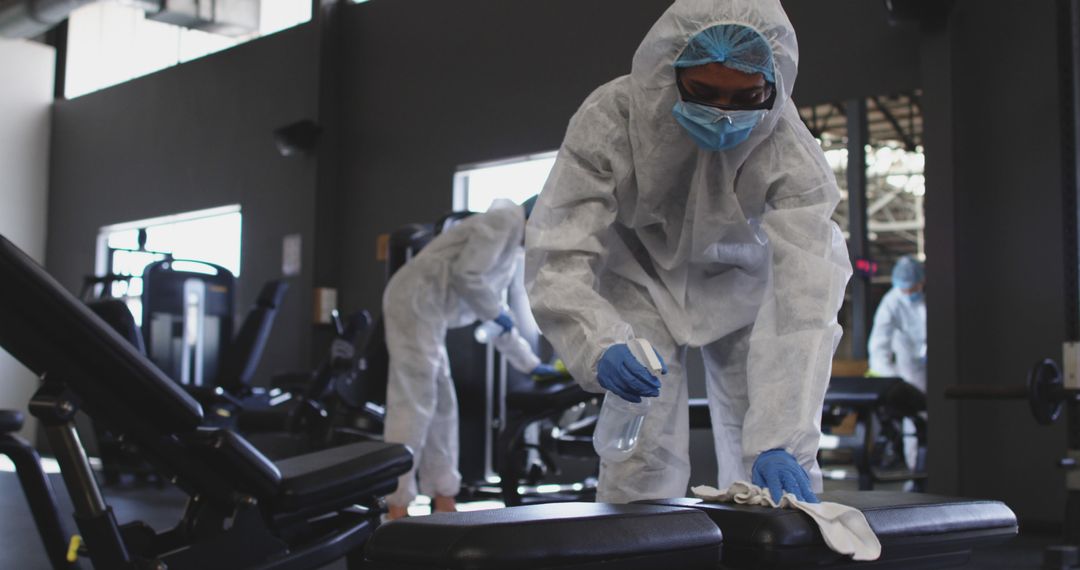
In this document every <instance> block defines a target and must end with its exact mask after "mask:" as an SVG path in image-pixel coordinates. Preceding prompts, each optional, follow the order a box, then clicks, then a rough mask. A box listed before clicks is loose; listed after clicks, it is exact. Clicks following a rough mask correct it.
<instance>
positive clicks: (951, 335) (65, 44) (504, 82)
mask: <svg viewBox="0 0 1080 570" xmlns="http://www.w3.org/2000/svg"><path fill="white" fill-rule="evenodd" d="M23 1H25V2H27V3H30V2H31V0H23ZM264 1H266V0H264ZM19 3H20V2H18V1H12V0H8V1H6V2H0V14H2V13H3V10H4V9H6V8H5V7H8V6H10V5H14V4H19ZM110 3H111V0H100V1H99V4H102V5H108V4H110ZM669 4H670V2H669V1H668V0H635V1H633V2H628V1H627V0H546V1H545V2H525V1H507V0H454V1H447V0H371V1H367V2H361V3H350V2H337V1H323V2H319V1H316V2H314V4H313V5H311V6H310V10H309V11H308V10H307V6H302V7H301V9H299V10H298V11H297V10H295V9H294V10H293V14H294V15H293V16H291V17H293V18H294V19H295V20H297V21H299V23H295V22H292V21H286V22H285V23H278V24H275V26H273V27H271V28H267V29H265V30H264V31H266V33H265V34H263V35H261V37H255V38H252V39H250V41H245V42H242V43H237V45H235V46H233V45H232V43H235V42H233V41H231V40H230V42H229V43H228V45H225V44H220V42H218V43H214V45H213V46H212V47H211V48H205V51H212V53H209V54H207V55H202V56H201V57H195V56H194V55H189V56H188V57H191V59H189V60H185V58H183V57H179V56H176V57H175V59H174V60H173V62H172V63H169V64H168V65H164V66H159V67H162V68H161V69H159V70H157V71H153V72H151V73H148V74H145V75H141V76H138V77H134V78H132V79H130V80H126V81H122V82H119V83H116V84H114V85H107V86H103V87H101V88H98V89H95V87H94V86H93V85H91V83H92V82H90V83H88V81H89V80H87V79H86V78H84V77H83V78H80V77H76V76H73V75H72V74H71V73H69V72H68V70H70V69H74V67H72V66H75V65H77V64H78V63H79V58H87V57H89V56H88V55H87V54H85V53H75V52H72V51H71V50H73V49H75V46H77V45H89V44H88V43H86V42H84V43H82V44H80V43H78V41H76V40H77V39H78V38H77V37H76V36H75V35H73V34H69V33H68V32H69V31H71V30H74V29H75V18H74V17H73V18H72V19H71V20H70V21H69V22H67V23H64V24H62V25H61V26H60V27H59V28H57V29H54V30H53V31H50V32H48V33H46V34H43V35H41V36H38V37H36V38H34V39H32V40H11V39H3V40H0V76H2V77H4V78H5V79H4V80H3V81H0V85H2V87H0V117H3V118H2V119H0V172H2V173H3V176H2V177H0V204H2V205H0V234H3V235H4V236H5V237H7V238H9V239H11V240H12V241H14V242H15V243H16V244H17V245H19V246H20V247H21V248H23V249H24V250H26V251H27V252H29V253H30V254H31V255H32V256H33V257H35V258H36V259H38V260H40V261H42V262H43V263H44V266H45V268H46V269H47V271H48V272H49V273H51V274H52V275H53V276H55V277H56V278H57V279H58V280H59V282H60V283H61V284H63V285H64V286H65V287H66V288H67V289H68V290H70V291H71V292H73V293H74V292H78V291H79V290H80V288H81V287H82V286H83V278H84V276H85V275H87V274H89V273H93V272H94V271H95V270H96V269H97V268H98V267H99V265H98V263H99V262H98V254H99V249H100V248H99V243H98V236H99V234H100V232H101V230H102V228H105V227H109V226H111V225H115V224H122V223H126V222H130V221H133V220H145V219H154V218H160V217H163V216H169V215H174V214H178V213H184V212H195V211H201V210H206V209H212V208H220V207H223V206H237V205H238V206H239V208H240V211H241V212H242V216H243V223H242V234H241V240H240V243H241V252H240V253H241V255H240V266H239V273H241V274H242V276H243V277H242V278H241V279H240V280H239V287H238V289H237V297H236V307H238V308H241V309H242V308H245V307H248V306H249V305H251V304H252V303H253V302H254V301H255V299H256V296H257V295H258V293H259V290H260V287H261V285H262V283H263V282H265V281H266V280H269V279H273V278H276V277H280V276H281V275H282V272H283V268H282V265H283V257H290V258H291V259H290V260H289V261H290V263H291V267H290V272H292V273H294V274H293V275H291V276H290V278H289V283H290V285H289V286H290V290H289V297H288V301H287V302H285V303H284V304H283V305H282V307H281V309H280V311H279V314H278V316H277V322H276V324H275V328H274V332H273V334H272V335H271V337H270V339H269V341H268V342H269V344H268V348H267V350H266V351H265V354H264V356H263V358H262V360H261V362H260V363H259V368H258V371H257V372H256V374H255V377H256V378H269V377H270V376H272V375H273V374H274V373H276V372H280V371H290V370H305V369H311V368H313V367H314V366H316V365H317V364H318V362H319V360H320V358H322V355H323V353H324V351H325V347H326V345H327V343H328V342H329V340H330V338H331V337H332V333H331V332H330V330H329V328H328V327H327V326H326V325H321V324H313V323H314V322H315V320H316V316H317V315H316V312H317V309H316V307H315V305H316V304H315V303H314V302H313V300H314V299H315V298H316V293H317V291H319V290H321V289H325V288H330V289H334V290H336V292H337V305H338V306H339V307H340V308H341V309H342V311H343V312H344V313H348V312H350V311H353V310H357V309H364V308H366V309H370V310H372V311H377V310H378V308H379V306H380V300H381V295H382V288H383V285H384V282H385V279H384V272H385V268H384V267H385V264H384V261H383V260H382V259H381V258H380V252H379V247H380V245H379V244H380V236H385V234H387V233H389V232H391V231H393V230H395V229H396V228H398V227H401V226H403V225H405V224H407V223H412V222H416V221H421V220H434V219H437V218H438V217H439V216H440V215H442V214H444V213H446V212H448V211H450V210H451V208H452V206H453V196H454V195H453V180H454V174H455V172H456V171H457V170H458V169H459V168H460V167H462V166H463V165H470V164H479V163H485V162H488V161H495V160H500V159H506V158H512V157H520V156H528V155H538V154H543V153H547V152H550V151H552V150H555V149H557V148H558V146H559V144H560V142H561V140H562V137H563V134H564V132H565V129H566V124H567V121H568V119H569V117H570V116H571V115H572V113H573V112H574V111H575V110H576V109H577V107H578V105H580V103H581V101H582V100H583V99H584V98H585V97H586V96H587V95H588V94H589V93H590V91H591V90H593V89H594V88H595V87H596V86H598V85H600V84H602V83H604V82H606V81H608V80H610V79H612V78H614V77H617V76H619V75H621V74H624V73H626V72H628V70H629V65H630V56H631V54H633V52H634V50H635V49H636V47H637V45H638V44H639V42H640V40H641V38H642V37H643V36H644V34H645V32H646V31H647V30H648V29H649V27H650V26H651V25H652V23H653V22H654V21H655V20H656V18H657V17H658V16H659V14H660V13H661V12H663V10H664V9H666V8H667V6H668V5H669ZM783 4H784V7H785V8H786V9H787V11H788V13H789V15H790V17H791V19H792V21H793V23H794V25H795V28H796V30H797V32H798V35H799V44H800V51H801V61H800V68H799V79H798V84H797V89H796V92H795V100H796V103H797V104H798V105H799V107H800V109H801V110H802V114H803V118H804V120H805V121H806V122H807V124H808V126H810V127H811V129H812V130H815V134H816V135H819V136H822V137H823V140H824V141H825V143H824V144H826V146H827V148H828V145H829V144H832V145H834V146H835V147H836V148H844V149H846V150H850V149H849V147H847V146H845V145H847V144H848V138H847V137H849V136H850V133H851V132H852V131H850V130H849V125H850V123H851V122H852V121H855V122H858V120H859V118H858V117H859V109H860V108H861V109H863V111H864V114H863V115H862V116H863V120H865V121H866V122H867V123H868V127H867V129H868V131H867V132H866V133H865V144H866V145H870V146H869V147H868V148H870V149H871V150H872V151H873V150H874V149H876V148H880V147H882V146H889V147H890V148H893V149H897V151H898V152H899V150H905V151H910V152H911V153H913V154H915V153H917V154H919V155H920V156H921V157H924V162H922V160H923V159H921V158H920V160H919V161H918V162H919V164H918V166H919V172H917V173H916V172H908V173H906V174H905V175H904V176H906V179H905V180H904V181H902V182H901V183H900V186H902V187H906V191H904V192H902V193H899V194H898V196H894V197H893V198H895V199H896V200H898V202H896V203H895V204H892V205H882V206H879V208H878V210H876V211H888V210H889V209H891V208H894V207H896V206H897V205H898V204H900V202H899V200H906V201H907V202H906V204H907V205H906V206H904V207H903V208H900V210H903V212H905V214H904V215H906V214H910V219H899V220H898V219H896V216H901V214H895V212H894V214H895V215H894V214H890V215H889V217H890V218H891V219H887V220H884V221H878V222H876V223H877V224H879V225H878V226H877V230H875V219H874V218H873V215H871V218H870V221H869V233H872V234H874V235H873V236H872V237H873V238H874V239H873V240H870V241H869V242H867V243H864V247H865V248H867V249H865V250H864V251H863V255H864V256H865V257H866V258H873V257H875V256H879V257H882V256H884V257H887V256H890V255H892V256H896V255H900V254H904V253H915V254H925V258H926V260H927V266H928V270H927V273H928V275H929V276H930V277H929V287H930V294H929V296H928V298H929V307H930V309H929V334H928V338H929V348H928V353H929V354H930V355H932V356H931V357H930V359H929V392H928V396H929V416H930V417H931V418H932V428H931V432H932V436H931V444H930V446H929V456H928V462H927V469H928V485H929V487H928V489H929V491H931V492H934V493H941V494H947V495H959V496H977V497H987V498H994V499H1000V500H1002V501H1004V502H1006V503H1007V504H1008V505H1009V506H1010V507H1011V508H1012V509H1013V510H1014V511H1015V512H1016V513H1017V515H1018V517H1019V519H1020V520H1021V522H1022V525H1023V526H1024V528H1029V529H1037V530H1039V531H1043V532H1047V533H1052V532H1055V531H1056V529H1059V528H1060V527H1061V525H1062V523H1063V521H1064V513H1065V508H1064V505H1065V503H1066V485H1065V477H1066V472H1065V471H1063V470H1061V469H1058V468H1056V467H1055V466H1056V465H1057V463H1058V461H1059V460H1061V459H1062V458H1063V457H1065V455H1066V453H1067V438H1066V430H1067V426H1066V425H1065V424H1064V423H1062V422H1059V423H1057V424H1056V425H1054V426H1040V425H1037V424H1036V422H1034V421H1033V420H1032V419H1031V417H1030V412H1029V410H1028V407H1027V406H1026V405H1025V404H1024V403H1022V402H1019V401H957V400H953V399H947V398H946V397H945V391H946V389H947V388H949V387H952V386H956V385H967V386H970V385H979V386H992V387H1004V386H1012V385H1016V384H1021V383H1023V382H1024V381H1025V380H1026V378H1027V374H1028V371H1029V369H1030V368H1031V366H1032V365H1033V364H1034V363H1036V362H1038V361H1040V360H1042V359H1046V358H1052V359H1055V360H1060V359H1061V355H1062V345H1063V343H1064V342H1066V341H1070V340H1071V341H1075V340H1080V324H1078V323H1080V307H1078V304H1077V299H1078V298H1080V284H1078V279H1077V273H1078V262H1077V235H1078V231H1077V230H1078V227H1077V218H1076V209H1077V191H1078V188H1077V177H1076V173H1077V160H1076V159H1077V157H1076V148H1077V147H1076V141H1075V137H1076V135H1077V133H1076V125H1075V121H1076V116H1077V115H1076V104H1077V102H1076V100H1075V97H1076V89H1075V87H1074V86H1073V83H1072V82H1073V81H1074V80H1075V79H1076V78H1075V74H1074V73H1073V68H1072V65H1073V64H1074V60H1073V58H1075V57H1076V53H1075V51H1070V49H1069V48H1070V47H1071V44H1069V42H1068V41H1067V40H1063V39H1062V38H1063V37H1064V36H1063V34H1064V33H1065V32H1064V31H1063V30H1065V31H1068V30H1070V28H1069V26H1070V25H1071V21H1069V20H1068V18H1067V14H1068V13H1069V12H1068V9H1069V8H1070V7H1071V6H1072V2H1070V1H1066V0H1060V1H1054V0H999V1H996V2H993V3H987V2H980V1H978V0H957V1H955V2H941V3H939V4H942V5H948V6H947V7H946V8H942V9H941V13H937V10H934V9H896V7H895V6H894V10H893V11H890V9H889V8H888V7H887V6H886V4H887V3H884V2H880V1H877V0H784V2H783ZM895 4H897V5H899V6H906V5H907V4H908V3H895ZM911 4H912V5H915V6H918V5H920V4H919V3H918V2H915V3H911ZM87 7H95V5H94V4H90V5H88V6H87ZM87 7H84V8H81V9H83V10H85V9H87ZM95 9H99V10H101V8H100V7H97V8H95ZM295 14H299V15H295ZM1063 14H1064V15H1063ZM96 17H98V18H100V19H101V21H103V22H104V21H105V18H106V15H104V14H99V15H98V16H96ZM305 17H308V19H305ZM2 21H3V20H2V19H0V22H2ZM292 23H295V25H291V27H287V26H288V25H289V24H292ZM275 27H276V28H284V29H274V28H275ZM256 35H258V34H256ZM1063 42H1064V43H1065V44H1067V45H1066V46H1065V47H1064V48H1063ZM87 49H89V48H87ZM213 50H219V51H213ZM1070 54H1071V55H1070ZM196 55H197V54H196ZM95 57H98V58H108V57H110V52H108V50H104V49H102V50H99V53H97V54H96V55H95ZM167 63H168V62H167ZM418 78H421V79H420V80H418ZM72 81H75V82H76V84H74V85H73V84H72V83H71V82H72ZM65 82H67V83H68V85H67V86H66V87H65ZM106 83H107V82H106ZM297 125H300V128H299V132H301V133H303V132H305V130H304V128H303V127H304V126H307V127H309V129H314V130H315V131H316V132H317V135H311V134H310V132H309V133H308V134H309V135H310V136H307V137H305V136H302V135H300V136H294V137H291V138H289V141H287V143H285V146H286V147H288V149H287V151H283V150H282V148H281V146H282V144H283V143H282V135H281V132H282V130H283V129H286V128H287V127H290V126H292V127H294V129H293V130H292V131H291V132H293V133H296V132H298V131H297V129H296V128H295V127H297ZM875 144H877V146H874V145H875ZM845 156H847V155H845ZM837 166H838V169H839V170H838V172H840V173H841V185H842V186H844V187H845V188H847V186H846V182H847V180H848V179H847V178H845V177H844V176H845V169H846V158H845V159H844V164H843V165H840V164H839V163H838V164H837ZM841 167H843V168H841ZM885 174H887V173H882V176H885ZM916 175H919V176H924V177H923V178H920V179H919V180H918V181H917V182H916V183H914V184H912V183H911V182H910V178H912V177H913V176H916ZM905 185H906V186H905ZM882 188H884V187H883V186H882V187H879V188H877V189H876V190H875V189H874V186H873V185H872V184H871V193H870V194H869V196H870V201H871V202H876V201H877V200H876V199H882V198H886V199H885V201H886V202H887V201H888V199H887V197H883V195H875V194H874V193H873V192H883V193H887V190H888V189H887V188H886V189H885V190H882ZM894 193H895V192H894ZM864 204H865V202H864ZM843 208H847V206H846V205H845V206H844V207H843ZM905 208H906V209H905ZM923 208H924V210H923ZM842 215H843V216H844V222H845V223H849V222H851V220H849V219H848V218H852V217H854V216H853V215H852V213H851V212H849V211H848V210H846V209H844V210H843V212H842ZM861 218H863V222H866V219H865V218H866V216H865V215H864V216H861ZM890 223H892V224H894V225H892V226H890V225H889V224H890ZM864 228H865V226H864ZM844 229H845V230H848V227H845V228H844ZM897 236H899V237H897ZM286 242H287V243H288V244H290V245H288V246H285V247H284V249H289V248H293V249H292V251H290V252H288V253H283V244H284V243H286ZM297 248H298V249H297ZM881 273H882V274H884V275H887V272H885V271H884V268H883V270H882V271H881ZM860 279H865V280H868V279H869V277H866V276H857V277H856V278H855V281H858V280H860ZM860 311H863V312H861V313H860ZM866 311H867V309H866V308H865V307H863V308H861V309H860V308H859V307H852V306H850V304H849V306H847V307H846V308H845V315H844V316H842V321H843V320H845V319H846V322H845V324H846V325H847V327H846V328H847V330H848V332H849V333H850V332H851V327H852V326H857V325H852V323H853V320H857V319H859V318H860V317H859V315H860V314H861V315H862V317H861V318H863V319H864V320H865V319H866V318H868V316H867V313H866ZM864 326H865V325H864ZM863 334H865V331H864V332H863ZM842 351H847V353H848V355H852V356H857V355H856V354H855V352H857V351H858V347H852V346H851V345H846V346H845V347H844V348H842ZM853 351H854V352H853ZM0 377H2V380H0V408H10V409H23V410H25V409H26V403H27V401H28V400H29V397H30V395H31V394H32V393H33V391H34V387H35V385H36V379H35V378H34V376H33V375H32V374H30V373H29V372H28V371H26V370H25V369H23V368H22V367H21V366H20V365H18V364H17V363H16V362H15V361H14V360H13V359H12V358H10V357H8V356H6V355H5V354H3V353H0ZM23 434H24V435H25V436H27V437H29V438H31V439H36V436H37V432H36V427H35V426H34V425H33V423H32V422H28V424H27V425H26V426H25V427H24V428H23ZM695 453H697V452H695ZM709 453H710V450H708V449H706V450H705V451H704V455H706V456H707V455H708V454H709ZM2 559H3V556H2V555H0V560H2Z"/></svg>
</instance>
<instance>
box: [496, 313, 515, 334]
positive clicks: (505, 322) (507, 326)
mask: <svg viewBox="0 0 1080 570" xmlns="http://www.w3.org/2000/svg"><path fill="white" fill-rule="evenodd" d="M495 324H497V325H499V326H500V327H502V328H503V332H502V334H506V333H508V332H510V331H511V330H513V328H514V319H513V317H511V316H510V315H509V314H508V313H507V312H506V311H503V312H501V313H499V316H497V317H495Z"/></svg>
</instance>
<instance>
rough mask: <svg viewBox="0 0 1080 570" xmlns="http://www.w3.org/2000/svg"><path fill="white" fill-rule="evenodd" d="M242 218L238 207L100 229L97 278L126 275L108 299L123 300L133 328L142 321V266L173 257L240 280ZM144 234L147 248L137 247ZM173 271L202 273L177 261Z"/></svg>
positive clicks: (118, 282)
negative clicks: (226, 272) (218, 268)
mask: <svg viewBox="0 0 1080 570" xmlns="http://www.w3.org/2000/svg"><path fill="white" fill-rule="evenodd" d="M242 227H243V225H242V217H241V214H240V206H225V207H222V208H213V209H210V210H200V211H197V212H187V213H183V214H175V215H170V216H163V217H160V218H152V219H147V220H139V221H135V222H126V223H123V224H115V225H112V226H106V227H104V228H101V231H100V232H99V233H98V261H97V273H98V274H99V275H102V274H106V273H108V274H113V275H119V276H126V277H127V278H126V279H122V280H119V281H115V282H113V283H112V284H111V286H110V288H109V290H107V291H100V292H99V293H100V294H103V295H105V296H108V297H114V298H118V299H122V300H124V301H125V302H126V303H127V305H128V308H130V309H131V313H132V314H133V315H134V316H135V320H136V322H137V323H138V324H141V322H139V321H141V318H142V290H143V283H142V274H143V271H144V270H145V269H146V266H147V265H150V264H151V263H154V262H155V261H159V260H161V259H164V258H165V256H166V255H172V257H173V258H175V259H177V260H191V261H197V262H203V263H213V264H215V265H220V266H222V267H224V268H225V269H228V270H229V271H230V272H232V274H233V275H235V276H237V277H239V276H240V246H241V242H240V239H241V230H242ZM140 231H145V232H146V243H145V244H143V247H142V248H140V247H139V232H140ZM176 268H177V269H180V270H184V271H190V270H194V271H198V272H206V269H207V268H206V267H205V266H204V265H201V264H187V265H185V263H184V262H183V261H177V263H176Z"/></svg>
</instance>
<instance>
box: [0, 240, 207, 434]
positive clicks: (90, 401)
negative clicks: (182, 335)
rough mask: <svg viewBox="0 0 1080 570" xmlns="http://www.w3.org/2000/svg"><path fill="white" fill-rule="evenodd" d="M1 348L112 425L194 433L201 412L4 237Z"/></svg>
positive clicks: (1, 249)
mask: <svg viewBox="0 0 1080 570" xmlns="http://www.w3.org/2000/svg"><path fill="white" fill-rule="evenodd" d="M0 346H2V347H3V348H4V349H5V350H7V351H8V352H9V353H11V355H12V356H14V357H15V358H16V359H17V360H19V361H20V362H22V363H23V364H24V365H25V366H26V367H27V368H29V369H31V370H33V371H34V373H36V374H38V375H39V376H43V377H44V376H48V377H50V378H59V379H61V380H63V381H64V382H65V383H66V384H67V385H68V386H69V387H70V388H71V389H72V390H73V391H74V392H75V393H76V394H78V395H79V397H81V398H82V400H83V405H84V406H85V407H86V408H87V409H88V410H96V411H97V415H100V416H105V419H107V420H108V421H109V422H110V424H111V426H113V427H122V424H123V423H124V422H126V421H132V422H135V421H137V422H139V423H140V424H142V425H146V426H152V427H153V428H155V429H157V430H160V431H162V432H184V431H191V430H194V429H196V428H197V427H198V426H199V424H200V423H201V422H202V419H203V414H202V408H201V407H200V406H199V404H198V403H197V402H196V401H195V400H193V399H192V398H191V397H190V396H188V395H187V394H186V393H184V391H183V390H182V389H181V388H180V387H179V386H177V385H176V383H175V382H173V381H172V380H170V379H169V378H168V377H166V376H165V375H164V374H163V373H162V372H161V371H160V370H158V369H157V368H156V367H155V366H154V365H153V364H152V363H151V362H150V361H149V360H147V359H146V358H145V357H144V356H143V355H141V354H139V352H138V351H137V350H136V349H135V347H133V346H132V345H131V343H129V342H128V341H126V340H125V339H124V338H123V337H121V336H120V335H119V334H118V333H117V332H116V331H114V330H113V329H112V328H111V327H109V325H108V324H106V323H105V322H104V321H102V320H101V319H100V318H99V317H98V316H97V315H95V314H94V313H93V312H91V311H90V309H88V308H87V307H86V306H85V305H83V304H82V303H81V302H79V300H78V299H76V298H75V297H74V296H73V295H71V293H69V292H68V291H67V290H66V289H64V288H63V287H62V286H61V285H60V284H59V283H57V282H56V280H55V279H53V278H52V276H50V275H49V274H48V273H46V272H45V270H44V269H42V268H41V266H39V265H38V264H37V263H36V262H34V260H32V259H30V257H28V256H27V255H26V254H25V253H23V252H22V251H21V250H19V248H17V247H15V245H14V244H12V243H11V242H10V241H8V240H7V239H6V238H4V237H3V236H0Z"/></svg>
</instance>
